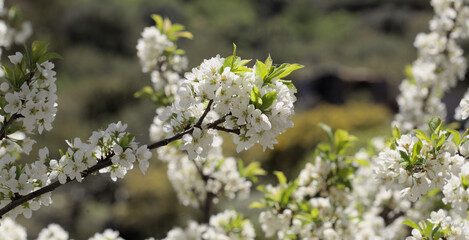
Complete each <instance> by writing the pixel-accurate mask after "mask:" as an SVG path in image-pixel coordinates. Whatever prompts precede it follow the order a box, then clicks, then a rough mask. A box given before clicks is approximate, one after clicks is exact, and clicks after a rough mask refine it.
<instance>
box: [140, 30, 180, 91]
mask: <svg viewBox="0 0 469 240" xmlns="http://www.w3.org/2000/svg"><path fill="white" fill-rule="evenodd" d="M174 46H175V43H174V42H172V41H170V40H169V39H168V37H167V36H166V35H165V34H163V33H161V31H160V30H159V29H158V28H157V27H155V26H152V27H146V28H145V29H144V30H143V32H142V38H140V39H139V40H138V43H137V56H138V57H139V59H140V64H141V65H142V71H143V72H151V82H152V83H153V88H154V90H155V91H157V92H158V91H162V92H163V93H164V96H166V97H170V96H173V95H176V94H177V89H178V88H177V87H178V82H179V81H180V80H181V74H182V73H183V71H184V70H186V69H187V65H188V60H187V57H186V56H183V55H175V54H172V53H169V52H168V51H167V49H168V48H173V47H174Z"/></svg>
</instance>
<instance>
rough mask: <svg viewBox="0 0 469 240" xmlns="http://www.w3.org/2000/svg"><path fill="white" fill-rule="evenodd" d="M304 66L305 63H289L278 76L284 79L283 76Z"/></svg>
mask: <svg viewBox="0 0 469 240" xmlns="http://www.w3.org/2000/svg"><path fill="white" fill-rule="evenodd" d="M303 67H304V66H303V65H299V64H296V63H295V64H291V65H288V66H287V68H286V69H285V70H284V71H283V72H282V73H281V74H280V75H279V76H278V79H282V78H284V77H286V76H288V75H290V73H292V72H293V71H295V70H298V69H301V68H303Z"/></svg>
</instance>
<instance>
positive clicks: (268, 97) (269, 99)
mask: <svg viewBox="0 0 469 240" xmlns="http://www.w3.org/2000/svg"><path fill="white" fill-rule="evenodd" d="M275 99H277V92H276V91H272V92H269V93H267V94H265V95H264V96H262V105H261V106H260V108H259V109H260V110H266V109H267V108H269V107H270V106H272V104H273V103H274V101H275Z"/></svg>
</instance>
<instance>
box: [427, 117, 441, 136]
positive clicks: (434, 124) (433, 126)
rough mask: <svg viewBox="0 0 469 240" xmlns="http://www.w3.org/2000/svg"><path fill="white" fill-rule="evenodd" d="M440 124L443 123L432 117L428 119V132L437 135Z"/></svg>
mask: <svg viewBox="0 0 469 240" xmlns="http://www.w3.org/2000/svg"><path fill="white" fill-rule="evenodd" d="M442 124H443V121H441V119H440V118H438V117H433V118H432V119H430V122H428V127H429V128H430V132H431V133H432V134H433V133H434V134H436V135H438V134H439V132H440V127H441V125H442Z"/></svg>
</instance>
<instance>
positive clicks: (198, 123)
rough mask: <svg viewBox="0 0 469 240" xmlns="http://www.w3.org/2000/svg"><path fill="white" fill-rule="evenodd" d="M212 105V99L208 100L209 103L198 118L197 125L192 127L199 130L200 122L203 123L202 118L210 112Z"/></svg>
mask: <svg viewBox="0 0 469 240" xmlns="http://www.w3.org/2000/svg"><path fill="white" fill-rule="evenodd" d="M212 104H213V99H210V101H209V102H208V104H207V108H205V111H204V113H203V114H202V116H201V117H200V118H199V121H197V123H196V124H195V125H194V127H198V128H200V127H201V126H202V122H203V121H204V118H205V117H206V116H207V114H208V112H210V110H211V108H212Z"/></svg>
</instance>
